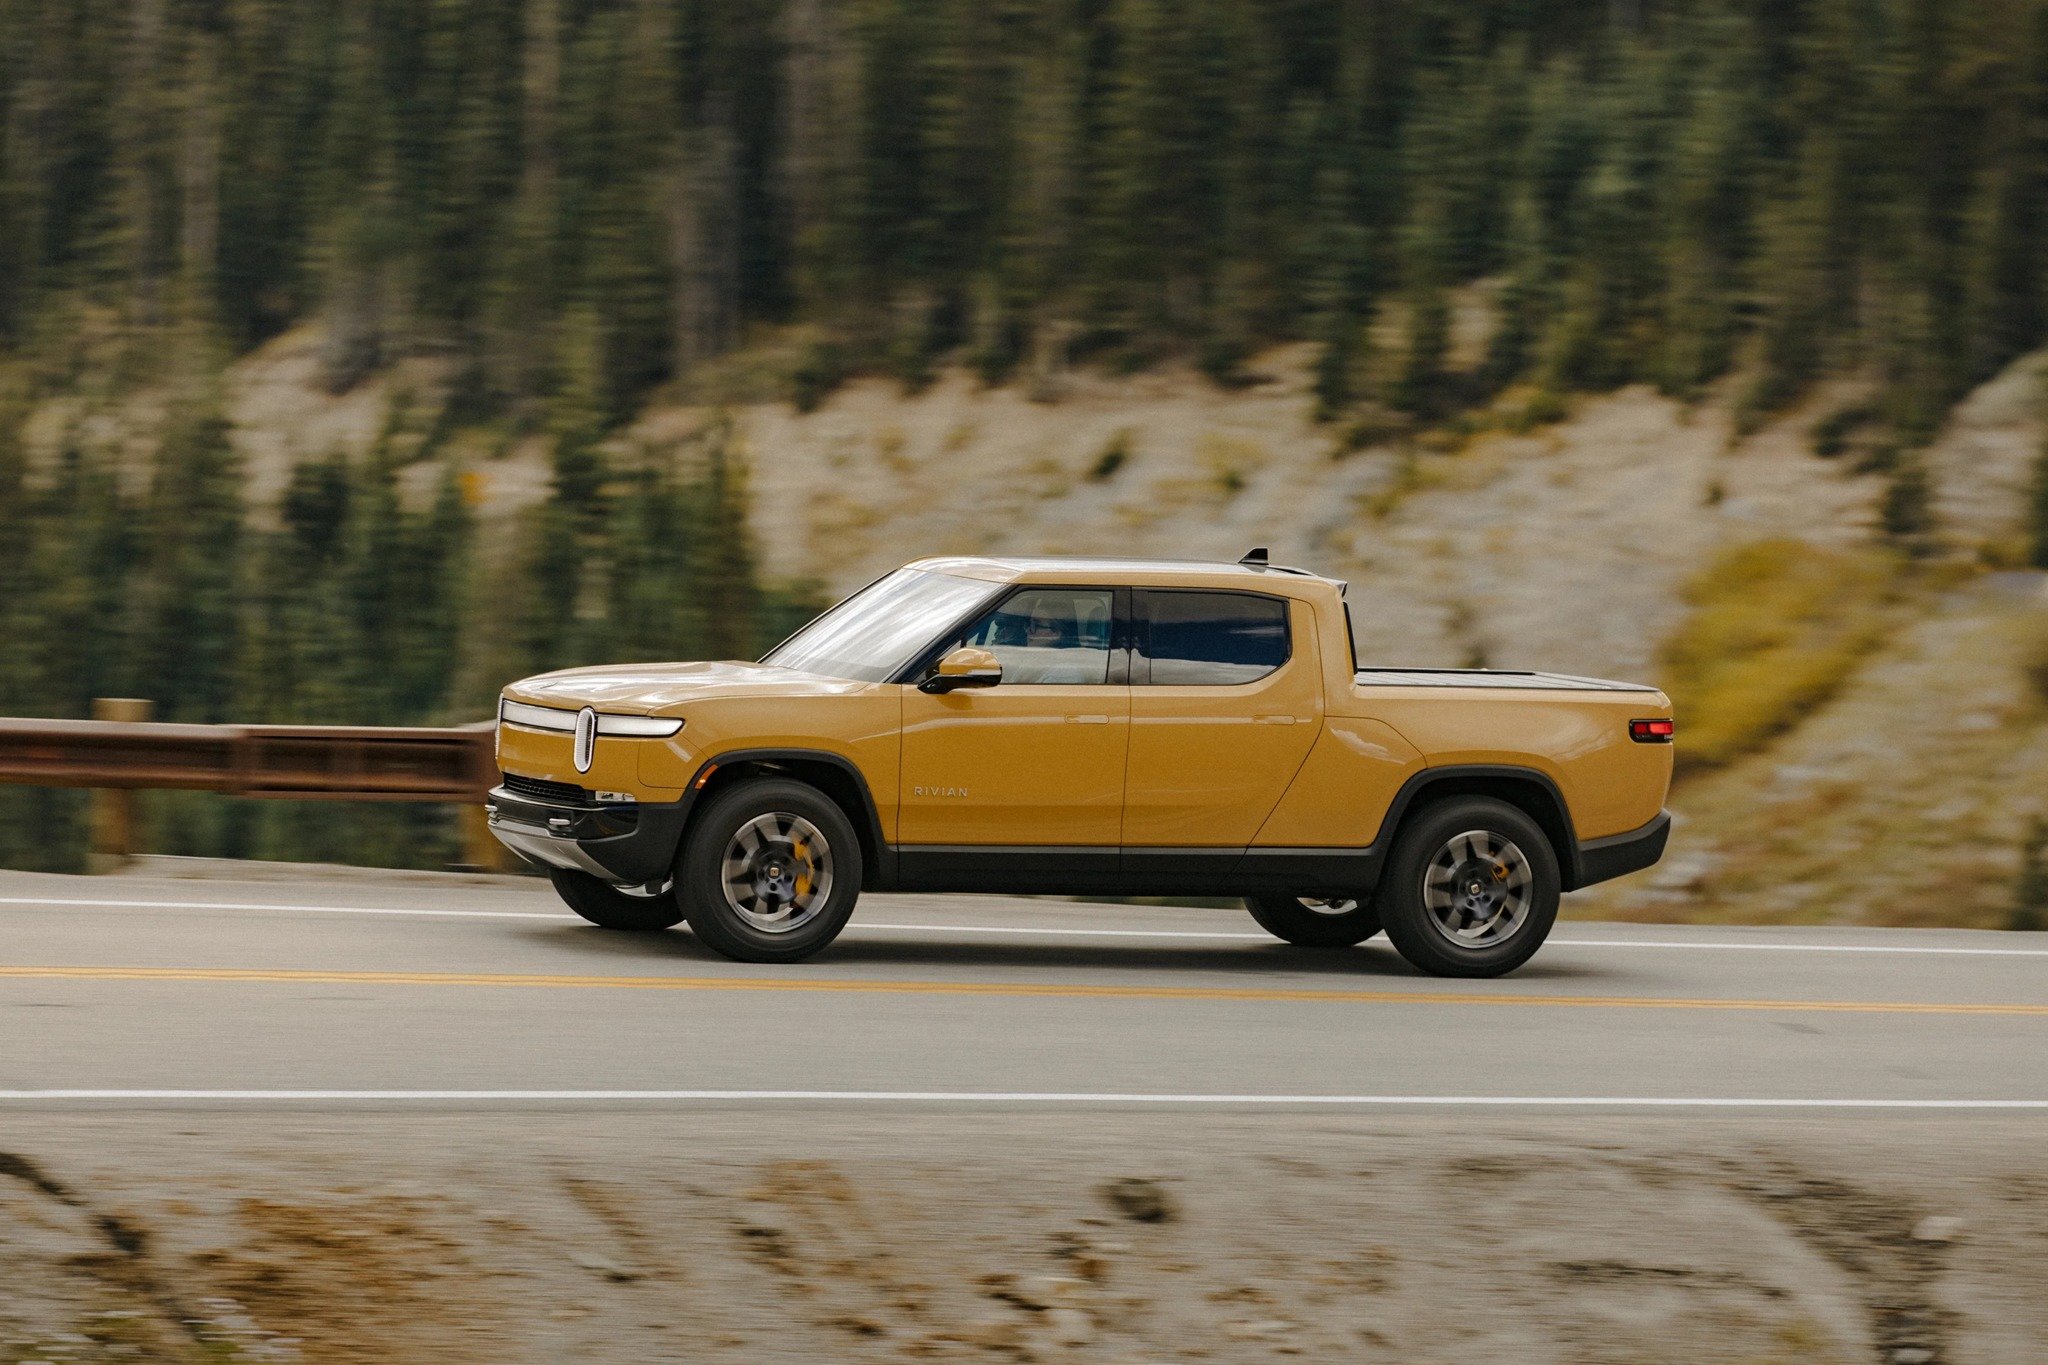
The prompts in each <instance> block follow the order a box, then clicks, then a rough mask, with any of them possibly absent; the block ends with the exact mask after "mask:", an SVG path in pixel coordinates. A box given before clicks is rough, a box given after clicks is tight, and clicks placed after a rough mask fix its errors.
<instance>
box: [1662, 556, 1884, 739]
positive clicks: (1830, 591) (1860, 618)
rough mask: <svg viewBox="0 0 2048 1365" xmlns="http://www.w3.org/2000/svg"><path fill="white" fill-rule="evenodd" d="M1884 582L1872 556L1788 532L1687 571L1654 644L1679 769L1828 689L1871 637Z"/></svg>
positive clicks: (1760, 731)
mask: <svg viewBox="0 0 2048 1365" xmlns="http://www.w3.org/2000/svg"><path fill="white" fill-rule="evenodd" d="M1889 587H1890V575H1889V573H1888V571H1887V569H1886V566H1885V562H1884V560H1883V559H1882V558H1881V557H1879V556H1876V555H1865V554H1850V553H1845V552H1841V551H1832V550H1823V549H1819V548H1816V547H1814V546H1811V545H1807V544H1804V543H1802V542H1799V541H1786V540H1772V541H1762V542H1758V543H1756V544H1751V545H1743V546H1739V547H1737V548H1735V549H1732V550H1729V551H1727V552H1726V553H1724V554H1723V555H1721V556H1720V558H1718V559H1717V560H1716V561H1715V562H1714V563H1713V564H1712V565H1710V566H1709V567H1708V568H1706V569H1705V570H1704V571H1702V572H1701V573H1700V574H1698V575H1697V576H1696V577H1694V578H1693V580H1692V581H1691V582H1690V583H1689V584H1687V586H1686V589H1685V600H1686V603H1687V605H1688V606H1689V607H1690V608H1691V610H1690V611H1689V612H1688V614H1687V616H1686V620H1685V623H1684V624H1683V625H1682V626H1681V627H1680V629H1679V631H1678V633H1677V634H1676V635H1674V636H1673V637H1672V638H1671V639H1670V640H1669V641H1668V642H1667V643H1666V644H1665V647H1664V650H1663V663H1664V678H1665V688H1666V690H1667V691H1669V692H1670V693H1671V697H1672V701H1673V704H1674V705H1675V706H1676V708H1677V713H1678V718H1679V734H1680V743H1679V747H1678V761H1679V764H1680V766H1681V768H1683V769H1687V770H1696V769H1702V768H1712V767H1717V766H1719V765H1721V764H1724V763H1727V762H1729V761H1730V760H1732V759H1734V758H1737V757H1739V756H1740V755H1742V754H1745V753H1748V752H1749V751H1751V750H1753V749H1755V748H1757V747H1758V746H1759V745H1761V744H1763V743H1764V742H1765V741H1767V740H1769V739H1770V738H1771V737H1772V736H1774V735H1777V734H1780V733H1782V732H1783V731H1785V730H1788V729H1790V728H1792V726H1794V725H1796V724H1797V723H1798V722H1799V721H1800V720H1801V719H1803V718H1804V717H1805V716H1806V715H1807V713H1809V712H1810V711H1812V710H1813V709H1814V708H1815V707H1817V706H1819V705H1821V704H1822V703H1824V702H1825V701H1827V699H1828V698H1829V697H1831V696H1833V695H1834V693H1835V692H1836V690H1837V689H1839V688H1840V687H1841V685H1842V683H1843V682H1844V681H1846V680H1847V679H1848V677H1849V675H1850V673H1852V672H1853V671H1854V670H1855V667H1856V665H1857V663H1858V662H1859V661H1860V660H1861V659H1862V658H1863V656H1864V655H1865V654H1867V653H1868V652H1869V651H1870V649H1871V648H1872V647H1873V646H1874V645H1876V644H1877V642H1878V640H1879V638H1880V636H1881V634H1882V631H1883V626H1884V611H1883V608H1884V602H1885V599H1886V596H1887V594H1888V591H1889Z"/></svg>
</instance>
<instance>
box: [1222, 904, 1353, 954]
mask: <svg viewBox="0 0 2048 1365" xmlns="http://www.w3.org/2000/svg"><path fill="white" fill-rule="evenodd" d="M1244 908H1245V909H1247V910H1249V911H1251V912H1252V918H1253V919H1255V920H1257V921H1258V922H1259V927H1260V928H1261V929H1264V930H1265V931H1266V932H1267V933H1269V934H1271V935H1272V936H1273V937H1274V938H1278V939H1285V940H1286V941H1287V942H1289V943H1293V944H1297V945H1299V946H1300V947H1303V948H1349V947H1351V946H1352V945H1353V944H1356V943H1363V942H1365V941H1366V940H1367V939H1369V938H1371V937H1372V936H1373V935H1374V934H1377V933H1378V932H1379V931H1380V912H1379V910H1378V909H1377V908H1376V907H1375V906H1374V905H1373V903H1372V902H1371V901H1370V900H1342V899H1339V900H1331V899H1324V898H1320V897H1316V896H1246V897H1245V900H1244Z"/></svg>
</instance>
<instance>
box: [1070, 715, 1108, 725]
mask: <svg viewBox="0 0 2048 1365" xmlns="http://www.w3.org/2000/svg"><path fill="white" fill-rule="evenodd" d="M1067 724H1069V725H1107V724H1109V717H1108V716H1068V717H1067Z"/></svg>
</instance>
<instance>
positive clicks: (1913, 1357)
mask: <svg viewBox="0 0 2048 1365" xmlns="http://www.w3.org/2000/svg"><path fill="white" fill-rule="evenodd" d="M1891 1362H1892V1365H1933V1362H1934V1352H1932V1351H1930V1350H1928V1349H1927V1348H1926V1347H1924V1346H1901V1347H1899V1348H1898V1349H1897V1350H1895V1351H1893V1352H1892V1354H1891Z"/></svg>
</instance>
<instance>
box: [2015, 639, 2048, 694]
mask: <svg viewBox="0 0 2048 1365" xmlns="http://www.w3.org/2000/svg"><path fill="white" fill-rule="evenodd" d="M2020 671H2021V672H2023V673H2025V674H2026V676H2027V682H2028V683H2030V684H2031V685H2032V686H2033V689H2034V695H2035V696H2037V697H2039V698H2040V699H2041V700H2042V701H2048V622H2036V623H2035V625H2034V632H2033V638H2032V639H2030V640H2028V641H2027V642H2026V644H2025V645H2024V646H2023V647H2022V650H2021V653H2020Z"/></svg>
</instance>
